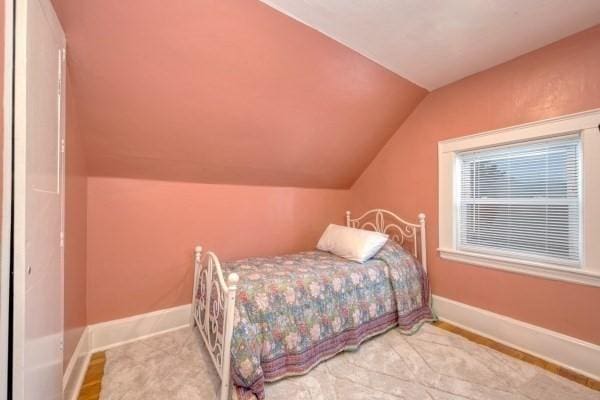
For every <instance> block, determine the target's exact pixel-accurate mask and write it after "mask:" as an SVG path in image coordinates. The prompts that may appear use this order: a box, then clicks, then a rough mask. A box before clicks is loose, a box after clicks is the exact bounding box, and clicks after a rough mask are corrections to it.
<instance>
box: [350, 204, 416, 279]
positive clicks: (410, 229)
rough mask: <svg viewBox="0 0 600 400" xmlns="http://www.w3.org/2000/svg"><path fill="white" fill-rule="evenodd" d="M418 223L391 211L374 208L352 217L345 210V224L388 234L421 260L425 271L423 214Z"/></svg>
mask: <svg viewBox="0 0 600 400" xmlns="http://www.w3.org/2000/svg"><path fill="white" fill-rule="evenodd" d="M418 220H419V222H418V223H411V222H407V221H405V220H403V219H402V218H400V217H398V216H397V215H396V214H394V213H393V212H391V211H388V210H384V209H381V208H376V209H373V210H369V211H367V212H366V213H364V214H363V215H361V216H360V217H358V218H354V219H353V218H352V217H351V214H350V211H346V226H349V227H351V228H358V229H368V230H373V231H375V232H381V233H385V234H387V235H389V237H390V239H392V240H394V241H396V242H398V243H399V244H400V245H402V246H403V247H405V248H407V250H409V251H410V252H411V253H412V254H413V256H414V257H415V258H417V259H418V260H419V261H421V264H422V265H423V269H424V270H425V271H427V250H426V249H427V248H426V243H425V242H426V238H425V214H423V213H421V214H419V215H418Z"/></svg>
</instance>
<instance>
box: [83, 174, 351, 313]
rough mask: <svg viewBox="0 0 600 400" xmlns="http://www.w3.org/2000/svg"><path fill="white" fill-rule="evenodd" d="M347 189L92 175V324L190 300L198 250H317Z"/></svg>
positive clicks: (235, 254) (338, 217) (229, 253)
mask: <svg viewBox="0 0 600 400" xmlns="http://www.w3.org/2000/svg"><path fill="white" fill-rule="evenodd" d="M349 195H350V193H349V191H347V190H329V189H299V188H277V187H260V186H229V185H211V184H197V183H181V182H163V181H148V180H133V179H121V178H99V177H90V178H88V210H87V213H88V214H87V215H88V232H87V238H88V242H87V243H88V249H87V255H88V257H87V260H88V264H87V265H88V272H87V274H88V276H87V284H88V287H87V298H88V313H87V314H88V323H89V324H93V323H97V322H101V321H107V320H111V319H116V318H122V317H126V316H130V315H135V314H141V313H146V312H150V311H153V310H158V309H162V308H168V307H173V306H177V305H181V304H186V303H189V302H190V299H191V291H192V283H193V282H192V281H193V279H192V277H193V259H192V257H193V249H194V246H195V245H196V244H201V245H202V246H204V248H205V249H208V250H212V251H214V252H216V254H217V255H218V256H219V257H222V258H223V259H224V260H227V259H236V258H241V257H248V256H252V255H272V254H278V253H285V252H291V251H297V250H302V249H313V248H314V246H315V244H316V242H317V240H318V238H319V236H320V234H321V233H322V231H323V230H324V228H325V226H326V225H327V224H328V223H330V222H332V221H333V222H337V223H343V221H344V211H345V210H346V209H347V207H348V205H349V203H350V196H349Z"/></svg>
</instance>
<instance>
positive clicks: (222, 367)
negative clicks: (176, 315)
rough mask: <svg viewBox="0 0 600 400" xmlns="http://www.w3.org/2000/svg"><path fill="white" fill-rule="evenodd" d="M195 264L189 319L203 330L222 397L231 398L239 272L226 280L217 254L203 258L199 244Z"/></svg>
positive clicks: (203, 336) (226, 399) (195, 253)
mask: <svg viewBox="0 0 600 400" xmlns="http://www.w3.org/2000/svg"><path fill="white" fill-rule="evenodd" d="M203 261H204V262H203ZM194 266H195V268H194V270H195V271H194V295H193V298H192V317H191V321H190V322H191V325H192V327H193V326H194V325H196V326H197V327H198V329H199V330H200V333H201V334H202V339H203V340H204V344H205V345H206V349H207V350H208V353H209V354H210V358H211V359H212V361H213V364H214V365H215V369H216V370H217V373H218V374H219V377H220V378H221V389H220V393H219V400H228V399H229V392H230V389H231V387H230V367H231V357H230V354H231V335H232V332H233V316H234V310H235V294H236V290H237V284H238V281H239V277H238V275H237V274H236V273H232V274H229V276H228V277H227V283H226V282H225V279H224V277H223V270H222V269H221V263H220V262H219V259H218V258H217V256H216V255H215V254H214V253H212V252H210V251H209V252H207V253H206V257H205V258H204V260H203V259H202V247H201V246H196V249H195V252H194Z"/></svg>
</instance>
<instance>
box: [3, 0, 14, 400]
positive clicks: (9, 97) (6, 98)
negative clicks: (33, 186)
mask: <svg viewBox="0 0 600 400" xmlns="http://www.w3.org/2000/svg"><path fill="white" fill-rule="evenodd" d="M13 38H14V2H13V0H4V58H3V63H4V75H3V76H2V77H1V78H0V79H3V80H4V85H3V98H2V105H3V121H2V142H3V146H2V153H3V157H2V203H1V207H2V224H1V231H0V399H6V398H7V397H8V391H9V388H10V384H9V379H10V376H9V370H10V368H9V363H10V362H11V361H10V354H9V347H10V345H11V343H10V340H9V327H10V301H11V299H10V289H11V273H10V272H11V271H10V269H11V266H10V265H11V231H12V228H11V226H12V193H13V191H12V182H13V165H12V164H13V66H14V57H13V55H14V53H13V50H14V46H13Z"/></svg>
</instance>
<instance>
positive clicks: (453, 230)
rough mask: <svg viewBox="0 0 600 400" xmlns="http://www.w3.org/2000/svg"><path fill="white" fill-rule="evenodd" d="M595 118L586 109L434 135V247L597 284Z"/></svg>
mask: <svg viewBox="0 0 600 400" xmlns="http://www.w3.org/2000/svg"><path fill="white" fill-rule="evenodd" d="M599 125H600V110H594V111H589V112H585V113H580V114H574V115H570V116H565V117H560V118H555V119H551V120H545V121H540V122H535V123H531V124H526V125H521V126H517V127H511V128H506V129H500V130H496V131H491V132H484V133H480V134H476V135H471V136H465V137H460V138H455V139H450V140H446V141H442V142H440V143H439V144H438V163H439V165H438V168H439V172H438V174H439V192H438V195H439V249H438V251H439V252H440V256H441V257H442V258H445V259H449V260H453V261H459V262H463V263H468V264H472V265H476V266H481V267H490V268H496V269H503V270H508V271H512V272H517V273H524V274H530V275H535V276H540V277H544V278H549V279H558V280H564V281H568V282H575V283H581V284H586V285H593V286H600V246H599V245H598V243H600V128H599ZM594 243H596V245H594Z"/></svg>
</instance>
